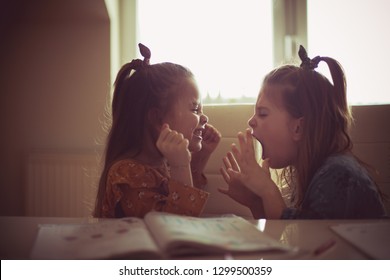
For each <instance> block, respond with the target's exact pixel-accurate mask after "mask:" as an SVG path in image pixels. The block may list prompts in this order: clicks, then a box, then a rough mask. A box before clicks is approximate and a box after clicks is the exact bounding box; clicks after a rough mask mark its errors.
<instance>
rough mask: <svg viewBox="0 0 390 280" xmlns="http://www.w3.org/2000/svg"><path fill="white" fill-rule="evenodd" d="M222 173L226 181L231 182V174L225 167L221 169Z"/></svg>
mask: <svg viewBox="0 0 390 280" xmlns="http://www.w3.org/2000/svg"><path fill="white" fill-rule="evenodd" d="M219 171H220V173H221V174H222V177H223V179H224V180H225V182H226V183H229V182H230V176H229V174H228V173H227V172H226V170H225V169H224V168H220V169H219Z"/></svg>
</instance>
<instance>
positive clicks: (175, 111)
mask: <svg viewBox="0 0 390 280" xmlns="http://www.w3.org/2000/svg"><path fill="white" fill-rule="evenodd" d="M178 90H180V92H179V93H178V94H177V96H178V98H177V99H176V102H175V104H174V105H173V106H172V110H171V111H170V112H169V113H168V114H167V115H166V116H165V118H164V120H163V122H164V123H167V124H169V126H170V128H171V129H172V130H176V131H177V132H179V133H182V134H183V136H184V138H186V139H188V140H189V150H190V151H191V152H197V151H200V150H201V149H202V140H203V138H202V133H203V130H204V128H205V125H206V123H207V121H208V119H207V116H205V115H204V114H203V111H202V105H201V103H200V96H199V91H198V87H197V86H196V83H195V81H194V80H193V79H186V80H185V81H184V82H183V84H182V85H181V86H180V87H179V88H178Z"/></svg>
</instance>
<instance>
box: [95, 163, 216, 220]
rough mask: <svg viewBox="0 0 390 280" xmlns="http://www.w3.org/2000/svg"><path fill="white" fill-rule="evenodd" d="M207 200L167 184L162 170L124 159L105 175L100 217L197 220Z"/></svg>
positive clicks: (186, 188) (195, 190)
mask: <svg viewBox="0 0 390 280" xmlns="http://www.w3.org/2000/svg"><path fill="white" fill-rule="evenodd" d="M208 196H209V193H208V192H205V191H203V190H201V189H198V188H194V187H191V186H186V185H184V184H182V183H180V182H176V181H174V180H171V179H170V176H169V170H168V168H167V167H166V166H162V167H159V168H156V167H152V166H148V165H144V164H142V163H140V162H137V161H135V160H131V159H125V160H120V161H117V162H116V163H114V164H113V165H112V166H111V168H110V169H109V171H108V175H107V183H106V193H105V196H104V199H103V206H102V207H103V208H102V210H103V211H102V213H103V217H104V218H118V217H123V216H132V217H141V218H142V217H144V216H145V214H146V213H148V212H150V211H162V212H170V213H174V214H180V215H187V216H199V215H200V214H201V213H202V211H203V208H204V205H205V203H206V201H207V198H208Z"/></svg>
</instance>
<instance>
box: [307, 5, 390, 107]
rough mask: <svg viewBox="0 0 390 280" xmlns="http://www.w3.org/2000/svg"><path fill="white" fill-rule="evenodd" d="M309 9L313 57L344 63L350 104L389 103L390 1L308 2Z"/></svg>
mask: <svg viewBox="0 0 390 280" xmlns="http://www.w3.org/2000/svg"><path fill="white" fill-rule="evenodd" d="M307 10H308V20H307V26H308V53H309V56H316V55H323V56H330V57H333V58H335V59H337V60H338V61H339V62H340V63H341V65H342V66H343V67H344V70H345V73H346V78H347V94H348V102H349V103H350V104H352V105H359V104H389V103H390V92H389V89H388V86H387V81H388V79H389V70H388V69H389V65H390V56H389V51H390V37H389V35H388V34H389V31H388V28H389V26H390V17H389V15H388V11H389V10H390V1H388V0H373V1H365V0H358V1H357V0H343V1H339V0H327V1H322V0H308V2H307ZM321 64H322V63H320V65H321ZM325 68H326V65H325ZM319 71H321V72H322V71H324V73H327V72H326V71H327V69H324V70H321V68H320V67H319ZM328 76H329V74H328Z"/></svg>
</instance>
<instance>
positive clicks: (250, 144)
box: [246, 128, 255, 155]
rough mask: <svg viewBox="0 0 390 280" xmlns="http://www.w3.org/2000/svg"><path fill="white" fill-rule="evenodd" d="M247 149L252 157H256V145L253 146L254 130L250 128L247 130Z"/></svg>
mask: <svg viewBox="0 0 390 280" xmlns="http://www.w3.org/2000/svg"><path fill="white" fill-rule="evenodd" d="M246 144H247V145H246V147H247V151H248V152H249V153H250V154H251V155H254V154H255V149H254V147H253V146H254V145H253V136H252V130H251V129H250V128H247V130H246Z"/></svg>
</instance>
